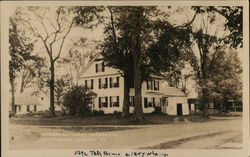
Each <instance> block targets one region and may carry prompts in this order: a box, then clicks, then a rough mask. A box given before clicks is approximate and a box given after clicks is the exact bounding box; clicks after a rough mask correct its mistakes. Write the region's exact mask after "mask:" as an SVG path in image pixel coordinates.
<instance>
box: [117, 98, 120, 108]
mask: <svg viewBox="0 0 250 157" xmlns="http://www.w3.org/2000/svg"><path fill="white" fill-rule="evenodd" d="M119 106H120V100H119V96H117V107H119Z"/></svg>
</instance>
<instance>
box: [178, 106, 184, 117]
mask: <svg viewBox="0 0 250 157" xmlns="http://www.w3.org/2000/svg"><path fill="white" fill-rule="evenodd" d="M177 115H178V116H182V115H183V113H182V104H177Z"/></svg>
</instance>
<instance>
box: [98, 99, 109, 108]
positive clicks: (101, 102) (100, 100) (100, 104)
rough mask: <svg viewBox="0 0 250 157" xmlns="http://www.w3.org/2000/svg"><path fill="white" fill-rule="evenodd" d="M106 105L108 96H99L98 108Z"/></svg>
mask: <svg viewBox="0 0 250 157" xmlns="http://www.w3.org/2000/svg"><path fill="white" fill-rule="evenodd" d="M103 107H108V97H99V108H103Z"/></svg>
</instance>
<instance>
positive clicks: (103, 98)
mask: <svg viewBox="0 0 250 157" xmlns="http://www.w3.org/2000/svg"><path fill="white" fill-rule="evenodd" d="M101 58H102V56H101V55H100V54H98V55H96V56H95V57H93V59H92V60H91V61H90V62H89V63H88V64H87V65H86V67H85V68H84V69H83V71H82V73H81V75H80V77H79V83H81V84H83V85H85V86H87V87H88V88H90V89H92V90H93V91H94V92H95V93H96V94H97V98H96V99H95V100H94V103H93V104H92V106H91V107H92V110H102V111H104V113H106V114H107V113H113V112H115V111H118V112H121V111H122V105H123V94H124V93H123V92H124V79H123V77H122V76H121V74H120V73H119V71H118V70H117V69H114V68H110V67H107V66H105V65H104V63H103V61H101ZM129 95H130V112H133V110H134V95H135V91H134V88H131V89H130V93H129ZM142 104H143V112H144V113H151V112H153V111H155V108H156V107H160V108H161V111H162V112H163V113H167V114H169V115H188V114H189V113H190V111H189V106H188V101H187V96H186V95H185V93H183V92H182V91H181V90H180V89H178V88H174V87H168V83H167V82H166V81H165V80H163V79H162V78H161V77H158V76H151V77H150V79H149V80H148V81H147V82H143V83H142Z"/></svg>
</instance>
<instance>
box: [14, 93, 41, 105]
mask: <svg viewBox="0 0 250 157" xmlns="http://www.w3.org/2000/svg"><path fill="white" fill-rule="evenodd" d="M39 99H41V98H40V97H39V96H31V94H29V93H25V94H19V95H16V96H15V104H17V105H42V104H41V102H40V101H39Z"/></svg>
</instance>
